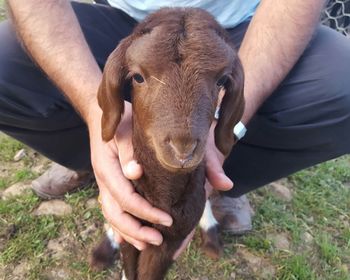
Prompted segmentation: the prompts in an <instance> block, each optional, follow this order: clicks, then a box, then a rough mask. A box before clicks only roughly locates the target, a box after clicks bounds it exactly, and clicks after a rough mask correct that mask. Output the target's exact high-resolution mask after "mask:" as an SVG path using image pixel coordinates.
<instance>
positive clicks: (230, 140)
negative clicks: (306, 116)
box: [92, 8, 244, 280]
mask: <svg viewBox="0 0 350 280" xmlns="http://www.w3.org/2000/svg"><path fill="white" fill-rule="evenodd" d="M223 88H224V89H225V95H224V97H223V100H222V103H221V109H220V117H219V119H218V123H217V125H216V128H215V143H216V145H217V147H218V148H219V150H220V151H221V152H222V153H223V154H224V155H227V154H228V153H229V152H230V150H231V148H232V146H233V144H234V141H235V139H234V135H233V127H234V125H235V124H236V123H237V122H238V121H239V120H240V118H241V115H242V112H243V107H244V99H243V70H242V67H241V64H240V61H239V59H238V57H237V54H236V52H235V50H234V48H233V47H232V45H231V43H230V41H229V38H228V35H227V34H226V32H225V30H224V29H223V28H222V27H221V26H220V25H219V24H218V23H217V22H216V21H215V19H214V18H213V17H212V16H211V15H209V14H208V13H207V12H205V11H203V10H200V9H193V8H185V9H182V8H165V9H161V10H159V11H157V12H156V13H154V14H152V15H150V16H148V17H147V18H146V19H145V20H144V21H143V22H142V23H140V24H139V25H138V26H137V27H136V28H135V30H134V32H133V33H132V34H131V35H130V36H128V37H127V38H125V39H124V40H122V41H121V42H120V44H119V45H118V47H117V48H116V49H115V50H114V51H113V53H112V54H111V55H110V57H109V58H108V61H107V64H106V67H105V69H104V73H103V80H102V83H101V86H100V89H99V93H98V102H99V105H100V106H101V108H102V110H103V117H102V137H103V139H104V140H105V141H109V140H111V139H112V138H113V136H114V134H115V131H116V127H117V126H118V123H119V121H120V118H121V114H122V113H123V110H124V99H123V94H129V93H130V94H131V96H132V104H133V145H134V149H135V151H134V155H135V158H136V160H137V161H138V162H139V163H140V164H141V165H142V167H143V170H144V173H143V176H142V177H141V178H140V179H139V180H135V181H133V184H134V186H135V189H136V191H137V192H138V193H139V194H141V195H142V196H143V197H145V198H146V199H147V200H148V201H149V202H150V203H151V204H152V205H153V206H155V207H157V208H160V209H162V210H164V211H165V212H167V213H169V214H170V215H171V216H172V217H173V225H172V226H171V227H170V228H168V227H165V226H161V225H157V224H150V223H148V222H145V221H142V222H143V223H144V224H145V225H148V226H152V227H154V228H155V229H157V230H159V231H160V232H161V234H162V235H163V243H162V244H161V245H160V246H153V245H149V246H148V247H147V248H146V249H145V250H143V251H141V252H140V251H138V250H137V249H135V248H134V247H133V246H132V245H129V244H126V243H123V244H121V255H122V260H123V268H124V273H125V274H124V276H123V279H128V280H161V279H164V277H165V274H166V272H167V270H168V268H169V267H170V265H171V263H172V262H173V255H174V253H175V251H176V250H177V249H178V248H179V247H180V245H181V244H182V242H183V240H184V239H185V237H186V236H187V235H188V234H189V233H190V232H191V231H192V230H193V229H194V228H195V227H196V225H197V224H198V222H199V221H200V219H201V216H202V213H203V209H204V206H205V201H206V197H205V190H204V183H205V163H204V154H205V147H206V140H207V138H208V134H209V128H210V126H211V124H212V122H213V121H214V113H215V109H216V106H217V103H218V94H219V91H220V90H221V89H223ZM206 206H207V208H208V207H209V209H206V211H205V215H207V217H204V218H202V220H201V226H202V228H204V229H205V230H206V231H210V230H211V229H212V226H215V224H214V225H209V226H208V225H207V224H206V223H207V221H208V220H211V217H210V215H211V216H212V213H211V209H210V204H209V203H208V204H207V205H206ZM208 213H209V214H208ZM208 215H209V216H208ZM203 225H204V226H203ZM214 238H215V237H214ZM204 239H205V240H206V242H207V243H208V244H209V245H210V242H211V241H210V240H211V237H210V236H209V237H208V236H207V238H204ZM112 243H113V242H112ZM214 243H215V241H214ZM214 243H213V244H211V245H213V247H214V251H215V247H216V246H217V245H218V244H214ZM114 245H115V244H114ZM114 247H116V246H114ZM209 247H210V246H209ZM113 252H114V250H113V248H112V244H111V242H110V241H109V239H107V238H106V239H105V240H104V241H103V242H102V243H101V245H100V246H99V247H97V249H95V251H94V253H93V261H92V263H93V264H94V265H104V264H106V263H108V262H110V261H111V260H112V255H113Z"/></svg>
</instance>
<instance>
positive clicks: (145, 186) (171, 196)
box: [133, 124, 198, 209]
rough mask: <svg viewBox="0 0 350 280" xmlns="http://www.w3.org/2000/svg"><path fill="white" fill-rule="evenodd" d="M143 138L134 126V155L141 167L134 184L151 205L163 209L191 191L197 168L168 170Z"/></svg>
mask: <svg viewBox="0 0 350 280" xmlns="http://www.w3.org/2000/svg"><path fill="white" fill-rule="evenodd" d="M134 125H135V124H134ZM144 139H146V138H145V137H144V135H143V133H142V131H141V130H140V129H137V128H136V129H135V127H134V134H133V146H134V156H135V159H136V160H137V161H138V162H139V163H140V164H141V165H142V168H143V176H142V177H141V178H140V179H139V180H136V181H134V185H135V187H136V189H137V191H138V192H139V193H141V194H142V195H143V196H144V197H145V198H146V199H147V200H149V201H150V202H151V203H152V204H153V205H155V206H158V207H160V208H163V209H164V208H167V207H170V206H172V205H174V204H176V203H178V202H179V201H180V200H181V198H182V197H183V196H184V195H185V194H186V193H187V192H191V191H192V189H193V188H194V187H195V186H194V185H193V179H194V176H197V171H198V168H197V169H196V170H194V171H192V172H191V173H174V172H170V171H169V170H167V169H165V168H164V167H163V166H162V165H161V164H160V163H159V161H158V160H157V158H156V156H155V152H154V151H153V149H152V148H150V147H149V144H148V143H146V142H147V141H145V140H144ZM162 206H163V207H162Z"/></svg>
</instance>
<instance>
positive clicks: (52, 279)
mask: <svg viewBox="0 0 350 280" xmlns="http://www.w3.org/2000/svg"><path fill="white" fill-rule="evenodd" d="M45 279H49V280H58V279H71V275H70V273H69V271H66V270H65V269H63V268H60V269H53V270H51V271H50V272H49V273H48V274H47V276H46V277H45Z"/></svg>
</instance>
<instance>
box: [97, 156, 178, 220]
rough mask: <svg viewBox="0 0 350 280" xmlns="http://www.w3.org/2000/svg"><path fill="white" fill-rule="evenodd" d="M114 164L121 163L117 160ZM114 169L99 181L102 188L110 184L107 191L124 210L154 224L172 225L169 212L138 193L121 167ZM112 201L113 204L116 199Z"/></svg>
mask: <svg viewBox="0 0 350 280" xmlns="http://www.w3.org/2000/svg"><path fill="white" fill-rule="evenodd" d="M114 164H115V165H119V163H118V162H117V161H116V162H115V163H114ZM114 170H115V172H106V173H105V176H104V182H98V183H99V186H100V189H101V188H103V186H109V188H108V190H107V191H108V192H109V193H110V194H111V195H112V197H114V198H115V199H116V200H117V202H118V203H119V205H120V206H121V208H122V209H123V210H124V211H126V212H129V213H130V214H132V215H133V216H135V217H137V218H140V219H142V220H145V221H148V222H151V223H154V224H161V225H164V226H171V224H172V222H173V220H172V218H171V217H170V215H169V214H167V213H165V212H164V211H161V210H160V209H158V208H155V207H153V206H152V205H151V204H150V203H149V202H148V201H147V200H146V199H144V198H143V197H142V196H140V195H139V194H138V193H136V192H135V190H134V187H133V186H132V185H131V183H130V181H129V180H127V179H126V178H125V177H124V176H123V174H122V172H121V170H120V167H119V168H118V167H115V168H114ZM120 186H122V187H120ZM111 203H112V204H113V203H114V201H111Z"/></svg>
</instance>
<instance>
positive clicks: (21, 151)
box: [13, 149, 26, 161]
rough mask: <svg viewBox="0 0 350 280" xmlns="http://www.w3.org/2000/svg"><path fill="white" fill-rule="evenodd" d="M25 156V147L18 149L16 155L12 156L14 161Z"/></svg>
mask: <svg viewBox="0 0 350 280" xmlns="http://www.w3.org/2000/svg"><path fill="white" fill-rule="evenodd" d="M25 156H26V150H25V149H21V150H19V151H18V152H17V153H16V155H15V156H14V157H13V160H14V161H20V160H21V159H22V158H24V157H25Z"/></svg>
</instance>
